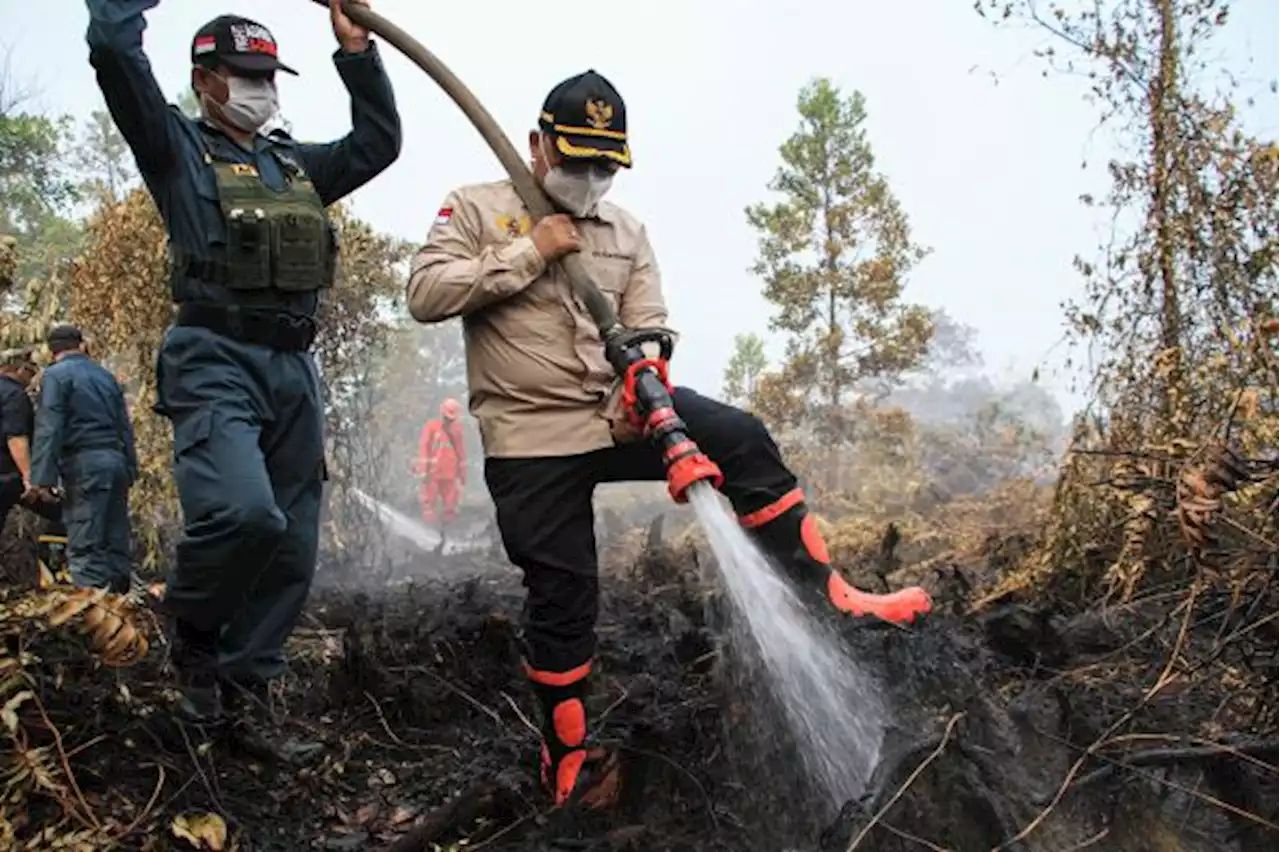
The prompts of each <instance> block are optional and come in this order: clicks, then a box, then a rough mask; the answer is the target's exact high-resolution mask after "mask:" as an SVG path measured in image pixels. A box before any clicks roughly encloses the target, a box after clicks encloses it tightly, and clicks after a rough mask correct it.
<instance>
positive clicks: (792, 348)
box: [746, 79, 930, 442]
mask: <svg viewBox="0 0 1280 852" xmlns="http://www.w3.org/2000/svg"><path fill="white" fill-rule="evenodd" d="M797 109H798V111H799V113H800V126H799V128H798V129H797V130H796V132H795V133H794V134H793V135H792V136H791V138H789V139H788V140H787V141H786V142H785V143H783V145H782V147H781V149H780V151H781V155H782V166H781V167H780V168H779V169H778V172H777V174H776V175H775V176H774V178H773V180H772V181H770V183H769V189H770V190H771V191H773V192H776V193H780V194H781V195H782V199H781V200H779V201H777V202H775V203H772V204H768V203H763V204H758V205H755V206H753V207H750V208H748V209H747V211H746V213H747V220H748V222H749V223H750V224H751V226H752V227H753V228H754V229H755V230H756V231H757V232H758V234H759V251H760V253H759V257H758V259H757V261H756V263H755V265H754V266H753V267H752V270H753V272H754V273H755V274H757V275H759V276H760V277H761V278H762V279H763V280H764V284H765V288H764V295H765V298H766V299H768V300H769V301H770V302H772V303H773V304H774V305H775V306H776V308H777V313H776V314H775V316H774V318H773V320H772V323H771V326H772V328H773V329H775V330H777V331H782V332H784V333H786V334H787V335H788V340H787V360H786V363H785V364H784V366H783V373H784V375H785V385H786V386H787V387H789V388H790V389H791V393H792V394H793V395H794V396H796V397H797V398H799V399H800V400H801V402H802V404H801V405H800V409H801V410H802V411H803V412H804V413H806V414H808V415H810V416H814V417H816V418H817V420H816V425H817V427H818V428H819V429H820V431H821V432H822V433H824V434H823V437H824V438H825V439H827V440H829V441H832V442H835V441H839V440H841V439H842V438H843V437H844V425H845V420H846V418H845V406H846V404H847V403H848V402H850V401H851V398H852V396H853V394H854V392H855V391H856V389H857V387H858V385H859V383H860V382H865V381H866V380H870V379H880V380H891V379H892V378H893V377H895V376H897V375H900V374H901V373H902V372H904V371H906V370H908V369H910V368H911V367H913V366H915V365H916V364H917V363H919V362H920V360H921V359H922V358H923V357H924V355H925V352H926V351H927V346H928V342H929V335H930V325H929V317H928V314H927V312H926V311H925V310H924V309H923V308H921V307H919V306H916V305H911V304H907V303H905V302H903V300H902V291H903V287H904V285H905V283H906V276H907V274H908V273H909V272H910V271H911V269H912V268H913V267H914V266H915V265H916V264H917V263H918V262H919V261H920V260H921V259H922V258H923V257H924V256H925V255H926V253H927V252H926V250H925V249H923V248H921V247H920V246H918V245H916V244H915V243H914V242H913V241H912V238H911V231H910V227H909V224H908V221H907V216H906V214H905V213H904V212H903V210H902V208H901V206H900V205H899V204H898V201H897V199H896V198H895V197H894V196H893V194H892V192H891V191H890V189H889V185H888V183H887V181H886V180H885V178H884V177H883V176H882V175H880V174H879V173H877V172H876V171H875V159H874V157H873V155H872V152H871V146H870V143H868V141H867V138H866V132H865V130H864V127H863V124H864V122H865V121H866V110H865V106H864V102H863V98H862V95H861V94H860V93H858V92H853V93H851V94H850V95H848V96H844V95H843V94H842V93H841V92H840V91H839V89H837V88H836V87H835V86H833V85H832V84H831V82H830V81H829V80H827V79H817V80H815V81H814V82H812V83H810V84H809V85H807V86H806V87H805V88H804V89H802V90H801V92H800V96H799V98H798V101H797Z"/></svg>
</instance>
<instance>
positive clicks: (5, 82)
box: [0, 55, 79, 348]
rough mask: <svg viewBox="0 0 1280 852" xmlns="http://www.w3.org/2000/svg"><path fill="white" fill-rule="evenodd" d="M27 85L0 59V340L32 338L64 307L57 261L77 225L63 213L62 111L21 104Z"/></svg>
mask: <svg viewBox="0 0 1280 852" xmlns="http://www.w3.org/2000/svg"><path fill="white" fill-rule="evenodd" d="M33 102H34V89H33V88H32V87H30V86H26V85H24V84H22V83H21V82H19V81H18V80H16V79H15V77H14V76H13V75H12V74H11V73H10V71H9V63H8V57H7V55H6V56H5V57H4V59H3V60H0V254H3V256H4V261H5V267H6V268H5V269H4V270H3V274H2V275H0V348H7V347H10V346H15V345H20V344H30V343H37V342H39V341H40V340H42V339H43V336H44V332H45V328H46V326H47V324H48V321H49V319H50V318H51V317H53V316H54V315H56V314H57V313H58V312H59V311H61V310H62V309H63V307H64V300H63V298H62V296H61V289H60V287H58V286H45V284H46V283H47V282H53V283H54V284H55V285H56V284H58V283H59V282H61V281H62V279H63V278H64V277H65V271H66V270H65V264H66V261H67V259H68V258H69V257H70V256H71V255H72V254H74V252H75V250H76V246H77V244H78V240H79V228H78V226H77V224H76V223H75V222H74V221H73V220H72V219H71V211H72V208H73V206H74V204H75V201H76V199H77V180H76V178H75V175H74V174H73V171H72V164H71V163H70V161H69V156H68V154H69V150H70V148H71V144H70V143H71V140H70V138H69V134H70V131H71V128H72V122H71V120H70V118H67V117H65V116H49V115H44V114H41V113H37V112H32V111H29V110H28V107H29V106H30V105H31V104H33Z"/></svg>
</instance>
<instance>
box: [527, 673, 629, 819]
mask: <svg viewBox="0 0 1280 852" xmlns="http://www.w3.org/2000/svg"><path fill="white" fill-rule="evenodd" d="M525 673H526V674H527V675H528V677H529V679H530V680H531V681H532V682H533V689H534V693H535V694H536V695H537V697H538V704H539V705H540V707H541V710H542V755H541V777H542V786H543V787H545V788H546V789H547V792H549V793H550V794H551V795H552V798H553V800H554V802H555V806H556V807H563V806H565V805H567V804H570V803H573V804H579V805H582V806H584V807H587V808H601V807H607V806H609V805H611V804H613V802H614V801H615V800H616V798H617V794H618V787H619V782H620V777H619V774H618V765H617V758H616V756H615V755H613V754H611V753H609V752H607V751H605V750H604V749H600V748H591V747H589V746H588V745H587V708H586V704H585V702H584V699H585V696H586V683H587V680H586V678H587V675H588V674H589V673H590V664H589V663H588V664H584V665H582V666H579V667H578V668H576V669H573V670H571V671H567V672H547V671H539V670H536V669H533V668H531V667H530V666H528V665H527V664H526V665H525Z"/></svg>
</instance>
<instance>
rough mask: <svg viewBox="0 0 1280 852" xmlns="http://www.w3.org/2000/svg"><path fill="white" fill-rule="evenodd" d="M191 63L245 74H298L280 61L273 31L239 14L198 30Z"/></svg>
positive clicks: (221, 18)
mask: <svg viewBox="0 0 1280 852" xmlns="http://www.w3.org/2000/svg"><path fill="white" fill-rule="evenodd" d="M191 63H192V64H193V65H203V66H205V67H206V68H213V67H215V66H217V65H225V66H226V67H228V68H230V69H231V70H232V71H235V72H236V73H239V74H245V75H253V74H269V73H271V72H273V71H283V72H285V73H286V74H294V75H296V74H297V73H298V72H297V71H294V70H293V69H292V68H290V67H289V66H288V65H285V64H284V63H283V62H281V61H280V59H279V58H278V56H277V48H276V40H275V37H274V36H272V35H271V31H270V30H268V29H267V28H266V27H264V26H263V25H262V24H259V23H258V22H257V21H251V20H249V19H248V18H241V17H240V16H238V15H220V16H218V17H216V18H214V19H213V20H212V21H210V22H209V23H207V24H205V25H204V26H203V27H201V28H200V29H199V30H197V31H196V36H195V38H194V39H193V40H192V41H191Z"/></svg>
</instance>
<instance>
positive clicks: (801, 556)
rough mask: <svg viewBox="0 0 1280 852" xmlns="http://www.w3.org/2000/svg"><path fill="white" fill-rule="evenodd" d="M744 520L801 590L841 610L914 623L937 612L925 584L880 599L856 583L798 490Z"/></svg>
mask: <svg viewBox="0 0 1280 852" xmlns="http://www.w3.org/2000/svg"><path fill="white" fill-rule="evenodd" d="M739 522H740V523H741V524H742V526H744V527H746V528H747V530H748V531H749V532H750V533H751V535H753V536H754V537H755V539H756V541H758V542H759V543H760V545H761V546H762V547H763V548H764V549H765V550H766V551H768V552H769V553H770V554H771V555H772V556H773V557H774V558H775V559H777V560H778V561H779V562H781V563H782V566H783V567H784V568H786V569H787V570H790V571H791V572H792V573H793V575H794V576H795V578H796V579H797V580H798V581H799V582H800V584H801V586H803V587H807V588H808V589H810V590H811V591H817V592H820V593H821V594H822V596H823V597H824V598H825V599H826V601H827V602H828V603H829V604H830V605H831V606H833V607H835V608H836V609H837V610H839V611H840V612H843V613H845V614H847V615H853V616H870V617H873V618H879V619H882V620H884V621H891V622H893V623H895V624H909V623H911V622H913V621H915V620H916V618H918V617H921V616H923V615H924V614H925V613H927V612H929V611H930V610H931V609H932V608H933V603H932V601H931V600H930V599H929V593H928V592H926V591H925V590H924V589H922V588H920V587H919V586H911V587H909V588H906V589H899V590H898V591H896V592H890V593H889V594H885V595H878V594H874V593H872V592H864V591H862V590H861V589H858V588H856V587H854V586H853V585H851V584H850V583H849V581H848V580H846V579H845V578H844V577H843V576H842V575H841V574H840V572H839V571H837V570H836V569H835V568H834V567H832V565H831V556H830V554H829V553H828V552H827V544H826V542H825V541H823V538H822V533H821V532H820V531H819V530H818V522H817V519H816V518H815V517H814V516H813V515H812V514H810V513H809V510H808V507H807V506H806V505H805V502H804V494H803V492H801V491H800V489H798V488H797V489H795V490H793V491H789V492H787V493H786V494H784V495H783V496H782V498H781V499H779V500H777V501H776V502H774V503H772V504H770V505H769V506H766V507H765V508H764V509H761V510H760V511H758V512H752V513H751V514H749V515H744V516H743V517H741V518H739Z"/></svg>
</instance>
